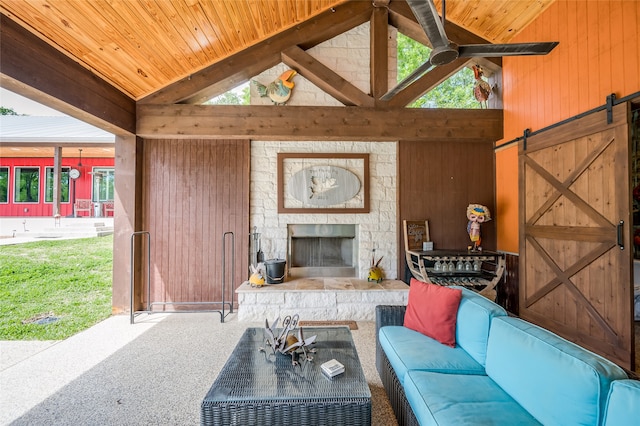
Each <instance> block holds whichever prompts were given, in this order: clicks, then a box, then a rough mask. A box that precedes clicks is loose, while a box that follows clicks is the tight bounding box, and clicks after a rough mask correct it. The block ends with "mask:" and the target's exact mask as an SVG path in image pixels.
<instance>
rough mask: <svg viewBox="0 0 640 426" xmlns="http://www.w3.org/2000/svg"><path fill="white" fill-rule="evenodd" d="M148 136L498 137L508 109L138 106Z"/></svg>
mask: <svg viewBox="0 0 640 426" xmlns="http://www.w3.org/2000/svg"><path fill="white" fill-rule="evenodd" d="M137 116H138V129H137V134H138V135H139V136H141V137H143V138H148V139H230V138H231V139H234V138H236V139H238V138H242V139H247V138H250V139H254V140H282V141H300V140H309V141H313V140H317V141H327V140H353V141H360V140H365V141H371V140H374V141H397V140H421V141H439V142H446V143H455V142H456V141H478V142H480V141H484V142H486V141H487V140H489V141H497V140H499V139H502V137H503V127H502V123H503V114H502V110H490V109H488V110H462V109H460V110H456V109H411V108H365V107H312V106H310V107H306V106H272V105H264V106H244V105H242V106H240V105H185V104H179V105H138V110H137Z"/></svg>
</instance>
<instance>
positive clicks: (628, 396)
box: [603, 379, 640, 426]
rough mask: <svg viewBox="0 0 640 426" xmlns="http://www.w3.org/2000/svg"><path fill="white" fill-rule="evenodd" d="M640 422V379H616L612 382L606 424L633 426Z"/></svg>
mask: <svg viewBox="0 0 640 426" xmlns="http://www.w3.org/2000/svg"><path fill="white" fill-rule="evenodd" d="M638 422H640V381H638V380H631V379H629V380H616V381H614V382H612V383H611V389H610V390H609V398H608V399H607V408H606V411H605V414H604V422H603V425H604V426H631V425H637V424H638Z"/></svg>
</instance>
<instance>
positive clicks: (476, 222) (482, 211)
mask: <svg viewBox="0 0 640 426" xmlns="http://www.w3.org/2000/svg"><path fill="white" fill-rule="evenodd" d="M467 219H469V222H468V223H467V233H468V234H469V239H471V242H472V243H473V246H472V247H471V251H481V250H482V247H481V246H480V243H481V242H482V238H481V237H480V225H481V224H483V223H484V222H489V221H490V220H491V213H489V209H488V208H487V207H486V206H483V205H481V204H469V206H467Z"/></svg>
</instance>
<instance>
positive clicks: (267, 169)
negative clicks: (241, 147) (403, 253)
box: [249, 23, 398, 280]
mask: <svg viewBox="0 0 640 426" xmlns="http://www.w3.org/2000/svg"><path fill="white" fill-rule="evenodd" d="M369 44H370V28H369V24H368V23H366V24H363V25H360V26H358V27H356V28H353V29H352V30H350V31H348V32H347V33H344V34H341V35H339V36H337V37H335V38H334V39H331V40H328V41H326V42H324V43H321V44H319V45H317V46H314V47H312V48H310V49H308V50H307V53H308V54H310V55H312V56H313V57H314V58H317V59H318V60H319V61H321V62H322V63H324V64H326V65H327V66H328V67H329V68H331V69H332V70H333V71H335V72H336V73H337V74H339V75H341V76H342V77H343V78H345V79H346V80H348V81H349V82H350V83H351V84H353V85H354V86H356V87H358V88H359V89H360V90H361V91H363V92H364V93H368V91H369V90H370V75H369V74H370V73H369V68H370V58H369V49H370V45H369ZM395 49H396V45H395V36H391V37H389V51H390V52H393V51H395ZM287 69H288V67H287V66H286V65H285V64H283V63H280V64H278V65H276V66H274V67H273V68H271V69H269V70H266V71H265V72H263V73H261V74H259V75H257V76H255V80H257V81H260V82H263V83H266V82H270V81H274V80H275V79H276V78H277V77H278V76H279V75H280V74H282V72H284V71H285V70H287ZM396 72H397V70H396V67H395V64H391V63H390V65H389V81H390V82H395V81H396ZM251 104H252V105H270V104H271V101H270V99H269V98H263V97H261V96H260V95H259V94H258V93H257V91H256V90H255V88H254V87H253V86H251ZM287 105H299V106H304V105H307V106H317V105H323V106H335V107H344V105H343V104H342V103H340V102H339V101H338V100H336V99H335V98H333V97H331V96H330V95H328V94H327V93H325V92H323V91H322V90H321V89H320V88H318V87H317V86H316V85H314V84H313V83H312V82H311V81H309V80H307V79H305V78H304V77H303V76H302V75H297V76H296V77H295V89H294V93H293V95H292V96H291V99H290V100H289V101H288V102H287ZM275 108H281V110H282V111H283V115H286V111H287V108H286V106H283V107H275ZM322 119H323V118H322V117H313V116H310V117H309V120H310V123H314V122H316V121H318V120H322ZM292 134H294V131H293V129H292ZM278 153H309V154H313V153H336V154H338V156H339V154H340V153H361V154H367V155H368V157H369V175H368V179H369V200H370V209H369V211H368V212H357V213H346V212H345V213H340V212H334V213H326V212H314V211H313V210H311V209H310V210H309V211H308V212H306V213H290V212H279V211H278V201H277V194H278V191H279V190H281V188H278V185H277V182H278V175H277V168H278V162H277V156H278ZM396 158H397V143H396V142H387V141H375V140H372V141H340V140H322V139H321V138H320V139H319V140H313V141H311V140H295V139H291V140H286V141H273V140H271V141H270V140H252V141H251V182H250V185H251V187H250V200H249V206H250V229H254V227H256V229H257V232H259V233H260V234H261V247H262V251H263V252H264V257H265V259H287V268H291V270H290V272H291V273H292V274H293V275H294V276H295V275H296V274H300V273H303V274H307V273H309V274H315V273H316V272H321V273H322V275H316V276H326V275H325V274H326V273H327V271H328V269H324V268H327V266H326V265H325V264H322V263H321V264H316V263H317V262H318V261H317V259H316V258H315V257H314V253H315V252H316V251H320V252H321V253H322V254H323V260H322V262H325V261H327V260H328V258H329V257H331V258H333V260H335V261H340V262H342V263H344V264H343V265H335V266H333V267H332V268H333V272H330V273H331V274H332V275H334V274H335V275H334V276H337V277H340V276H342V277H344V276H345V275H343V274H348V277H356V278H360V279H364V280H366V279H367V275H368V270H369V265H370V264H371V258H372V256H373V253H374V250H375V256H376V258H377V259H379V258H380V257H381V256H384V258H383V259H382V263H381V266H382V268H383V269H384V272H385V275H386V278H388V279H394V278H397V276H398V272H397V252H398V247H397V228H398V220H397V216H396V207H397V197H396V193H397V192H396V183H397V180H396V175H397V162H396ZM346 168H347V169H349V167H346ZM351 171H354V170H351ZM284 197H285V203H288V202H291V203H293V205H295V203H296V201H295V198H293V197H292V196H291V194H289V193H288V192H287V193H284ZM290 224H307V225H311V226H319V228H317V229H328V228H324V227H325V226H329V225H332V226H333V225H339V226H342V225H349V226H352V227H353V229H354V233H355V236H353V237H342V236H340V237H339V238H340V241H337V240H335V241H332V240H331V238H333V237H331V238H324V237H323V238H322V241H315V242H313V244H316V243H318V244H319V243H320V242H321V243H322V247H321V248H318V247H316V248H312V247H304V248H300V249H298V248H296V249H295V250H294V251H291V241H290V237H289V225H290ZM310 238H311V237H310ZM336 238H337V237H336ZM305 240H306V238H305ZM348 242H351V243H353V244H354V246H353V249H352V250H353V251H352V252H349V251H347V249H346V248H345V246H346V245H347V243H348ZM297 243H301V244H312V242H311V241H294V244H297ZM328 252H331V253H333V254H332V255H331V256H328V255H327V253H328ZM292 253H293V254H294V257H293V258H291V254H292ZM300 253H302V254H305V256H310V257H311V258H310V259H306V260H304V261H303V260H302V259H301V258H300V257H298V255H299V254H300ZM350 259H351V261H349V260H350ZM305 262H306V263H305ZM298 265H299V266H298ZM302 265H304V266H302ZM305 268H307V269H305ZM311 268H313V269H311ZM318 268H319V269H321V270H319V269H318Z"/></svg>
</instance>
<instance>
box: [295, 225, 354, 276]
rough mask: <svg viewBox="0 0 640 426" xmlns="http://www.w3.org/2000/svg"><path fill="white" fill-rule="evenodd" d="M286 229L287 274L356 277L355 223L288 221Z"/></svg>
mask: <svg viewBox="0 0 640 426" xmlns="http://www.w3.org/2000/svg"><path fill="white" fill-rule="evenodd" d="M287 229H288V247H287V257H288V259H287V268H288V276H289V277H291V278H300V277H357V275H358V239H357V232H356V225H347V224H321V225H317V224H290V225H288V226H287Z"/></svg>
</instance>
